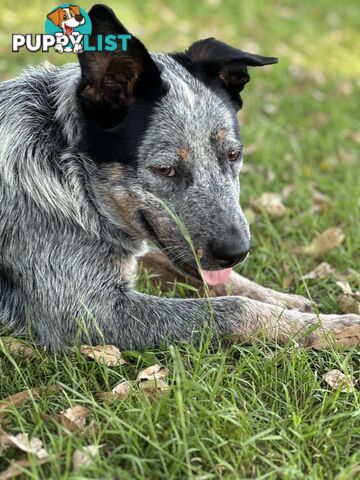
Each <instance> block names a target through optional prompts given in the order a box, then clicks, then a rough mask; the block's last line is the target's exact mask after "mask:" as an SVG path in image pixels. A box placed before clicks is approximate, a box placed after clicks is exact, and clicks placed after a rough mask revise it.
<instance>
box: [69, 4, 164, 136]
mask: <svg viewBox="0 0 360 480" xmlns="http://www.w3.org/2000/svg"><path fill="white" fill-rule="evenodd" d="M89 17H90V19H91V23H92V34H91V36H90V39H89V45H90V46H92V47H93V46H96V45H97V42H98V36H102V38H103V39H104V38H105V37H106V36H107V35H119V34H121V35H129V32H128V30H127V29H126V28H125V27H124V26H123V25H122V24H121V23H120V22H119V20H118V19H117V18H116V16H115V14H114V12H113V11H112V10H111V9H110V8H108V7H106V6H105V5H95V6H93V7H92V8H91V10H90V11H89ZM117 42H118V48H117V49H116V50H114V51H106V50H104V51H84V52H82V53H79V54H78V58H79V62H80V66H81V80H80V84H79V87H78V91H77V93H78V96H79V98H80V101H81V104H82V106H83V109H84V110H85V112H86V114H87V115H90V116H91V117H93V118H94V119H95V120H96V121H97V122H98V123H99V124H101V125H102V126H104V127H111V126H114V125H116V124H117V123H120V122H121V120H122V118H123V117H124V114H125V113H126V110H127V107H128V106H129V105H130V104H131V103H132V101H133V100H134V98H136V97H147V96H153V95H155V94H156V93H157V92H159V91H160V90H161V88H162V82H161V78H160V71H159V70H158V68H157V66H156V65H155V63H154V62H153V60H152V59H151V56H150V54H149V52H148V51H147V50H146V48H145V47H144V45H143V44H142V43H141V42H140V40H138V39H137V38H136V37H134V36H131V38H130V39H128V40H127V50H126V51H123V50H122V48H121V45H122V43H121V41H120V39H118V40H117Z"/></svg>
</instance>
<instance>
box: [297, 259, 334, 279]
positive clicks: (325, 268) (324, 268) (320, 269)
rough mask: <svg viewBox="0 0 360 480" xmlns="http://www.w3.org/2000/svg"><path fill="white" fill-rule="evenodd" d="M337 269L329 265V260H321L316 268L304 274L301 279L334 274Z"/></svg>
mask: <svg viewBox="0 0 360 480" xmlns="http://www.w3.org/2000/svg"><path fill="white" fill-rule="evenodd" d="M335 273H336V272H335V269H334V268H333V267H332V266H331V265H329V264H328V263H327V262H321V263H320V264H319V265H318V266H317V267H316V268H314V270H312V271H311V272H309V273H307V274H306V275H303V276H302V277H301V280H311V279H313V278H325V277H328V276H330V275H334V274H335Z"/></svg>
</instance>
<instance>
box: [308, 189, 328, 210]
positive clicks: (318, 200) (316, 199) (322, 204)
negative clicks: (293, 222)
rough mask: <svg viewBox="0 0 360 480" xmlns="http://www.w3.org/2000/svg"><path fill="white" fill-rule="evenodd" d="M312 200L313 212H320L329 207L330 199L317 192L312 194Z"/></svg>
mask: <svg viewBox="0 0 360 480" xmlns="http://www.w3.org/2000/svg"><path fill="white" fill-rule="evenodd" d="M312 200H313V205H314V211H315V212H322V211H323V210H325V209H326V208H329V207H330V205H331V200H330V197H328V196H327V195H325V194H324V193H322V192H319V191H317V190H314V191H313V192H312Z"/></svg>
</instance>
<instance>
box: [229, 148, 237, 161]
mask: <svg viewBox="0 0 360 480" xmlns="http://www.w3.org/2000/svg"><path fill="white" fill-rule="evenodd" d="M239 155H240V150H230V151H229V152H228V154H227V156H228V160H229V162H236V160H237V159H238V158H239Z"/></svg>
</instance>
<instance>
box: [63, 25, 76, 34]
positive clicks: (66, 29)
mask: <svg viewBox="0 0 360 480" xmlns="http://www.w3.org/2000/svg"><path fill="white" fill-rule="evenodd" d="M64 28H65V33H66V35H69V36H70V35H72V33H73V30H74V29H73V27H68V26H67V25H64Z"/></svg>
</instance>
